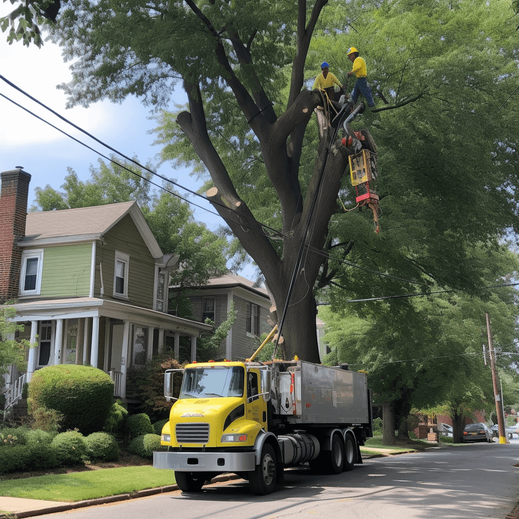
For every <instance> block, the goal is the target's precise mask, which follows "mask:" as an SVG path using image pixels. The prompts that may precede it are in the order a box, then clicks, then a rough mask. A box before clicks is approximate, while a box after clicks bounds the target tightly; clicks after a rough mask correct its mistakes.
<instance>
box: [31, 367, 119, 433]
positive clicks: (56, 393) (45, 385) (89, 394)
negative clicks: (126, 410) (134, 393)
mask: <svg viewBox="0 0 519 519" xmlns="http://www.w3.org/2000/svg"><path fill="white" fill-rule="evenodd" d="M28 404H29V412H30V413H31V414H34V412H35V411H36V410H37V409H39V408H41V407H45V408H47V409H54V410H56V411H59V412H60V413H62V414H63V416H64V419H63V423H62V424H61V427H62V428H63V429H74V428H77V429H79V430H80V431H81V432H82V433H83V434H90V433H92V432H96V431H100V430H102V428H103V425H104V423H105V421H106V418H107V416H108V413H109V412H110V409H111V407H112V404H113V382H112V380H111V379H110V376H109V375H107V374H106V373H105V372H104V371H102V370H100V369H97V368H92V367H89V366H75V365H70V364H60V365H57V366H47V367H46V368H43V369H40V370H38V371H37V372H35V373H34V375H33V377H32V379H31V382H30V384H29V398H28Z"/></svg>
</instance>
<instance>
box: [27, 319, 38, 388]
mask: <svg viewBox="0 0 519 519" xmlns="http://www.w3.org/2000/svg"><path fill="white" fill-rule="evenodd" d="M37 332H38V321H31V338H30V339H29V340H30V342H31V344H36V345H35V346H34V347H33V348H29V359H28V361H27V382H30V381H31V378H32V374H33V373H34V372H35V371H36V361H37V360H38V345H37V343H36V335H38V333H37Z"/></svg>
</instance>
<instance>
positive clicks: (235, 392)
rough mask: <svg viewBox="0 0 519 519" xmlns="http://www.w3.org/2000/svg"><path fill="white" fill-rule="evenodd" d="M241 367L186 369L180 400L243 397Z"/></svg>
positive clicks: (242, 371)
mask: <svg viewBox="0 0 519 519" xmlns="http://www.w3.org/2000/svg"><path fill="white" fill-rule="evenodd" d="M243 380H244V369H243V368H242V367H240V366H229V367H223V366H222V367H220V366H218V367H215V368H194V369H186V371H185V372H184V380H183V381H182V388H181V389H180V396H179V398H219V397H228V396H238V397H240V396H242V395H243Z"/></svg>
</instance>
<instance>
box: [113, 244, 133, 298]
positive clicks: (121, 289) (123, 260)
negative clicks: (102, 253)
mask: <svg viewBox="0 0 519 519" xmlns="http://www.w3.org/2000/svg"><path fill="white" fill-rule="evenodd" d="M129 267H130V256H128V254H123V253H122V252H117V251H116V252H115V272H114V296H116V297H128V271H129Z"/></svg>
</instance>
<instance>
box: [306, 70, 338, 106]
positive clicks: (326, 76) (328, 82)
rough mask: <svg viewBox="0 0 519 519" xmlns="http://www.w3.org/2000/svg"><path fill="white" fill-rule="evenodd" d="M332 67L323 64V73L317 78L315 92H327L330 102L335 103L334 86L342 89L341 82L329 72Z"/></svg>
mask: <svg viewBox="0 0 519 519" xmlns="http://www.w3.org/2000/svg"><path fill="white" fill-rule="evenodd" d="M329 68H330V65H328V63H326V61H325V62H324V63H322V64H321V73H320V74H319V75H318V76H317V77H316V78H315V81H314V86H313V87H312V88H313V90H325V91H326V93H327V94H328V98H329V99H330V101H335V92H334V85H338V86H339V87H340V88H342V85H341V83H340V82H339V80H338V79H337V78H336V77H335V76H334V75H333V74H332V73H331V72H330V71H329Z"/></svg>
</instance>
